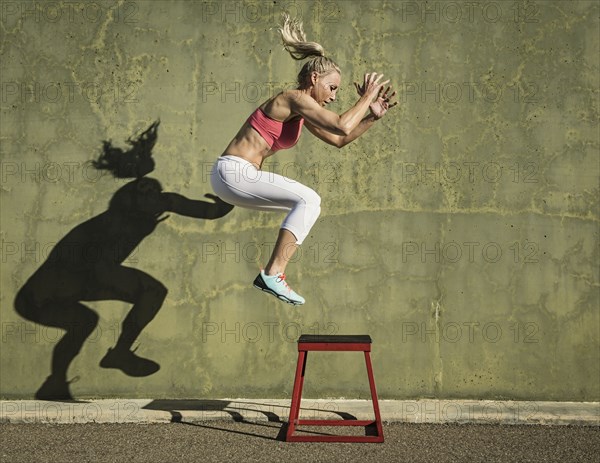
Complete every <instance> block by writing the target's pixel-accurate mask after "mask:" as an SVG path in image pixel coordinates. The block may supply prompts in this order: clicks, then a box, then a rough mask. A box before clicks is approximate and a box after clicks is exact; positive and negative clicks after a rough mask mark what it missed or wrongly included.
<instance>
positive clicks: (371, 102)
mask: <svg viewBox="0 0 600 463" xmlns="http://www.w3.org/2000/svg"><path fill="white" fill-rule="evenodd" d="M279 32H280V34H281V38H282V40H283V44H284V47H285V49H286V50H287V51H288V52H289V53H290V55H291V56H292V58H294V59H296V60H303V59H305V58H308V57H311V58H310V60H309V61H307V62H306V63H305V64H304V66H303V67H302V69H301V71H300V73H299V74H298V82H297V83H298V88H296V89H293V90H286V91H283V92H281V93H279V94H278V95H276V96H274V97H273V98H271V99H269V100H268V101H266V102H264V103H263V104H262V105H261V106H260V107H259V108H258V109H257V110H256V111H254V112H253V113H252V114H251V115H250V117H249V118H248V120H247V121H246V122H245V123H244V125H243V126H242V128H241V129H240V131H239V132H238V133H237V135H236V136H235V137H234V138H233V140H232V141H231V143H229V145H228V146H227V148H226V149H225V151H224V152H223V154H222V155H221V157H220V158H219V159H218V160H217V162H216V163H215V165H214V167H213V170H212V172H211V184H212V187H213V189H214V191H215V193H216V194H217V195H218V196H219V197H220V198H221V199H222V200H223V201H226V202H228V203H230V204H233V205H235V206H240V207H245V208H249V209H256V210H261V211H285V212H287V213H288V214H287V216H286V217H285V219H284V221H283V223H282V225H281V229H280V230H279V236H278V238H277V242H276V243H275V247H274V249H273V254H272V255H271V258H270V260H269V262H268V264H267V266H266V267H265V268H264V269H262V270H261V271H260V274H259V275H258V276H257V277H256V279H255V280H254V286H255V287H256V288H259V289H261V290H263V291H266V292H268V293H270V294H273V295H274V296H276V297H278V298H279V299H281V300H283V301H285V302H288V303H290V304H294V305H299V304H304V302H305V299H304V298H303V297H302V296H300V295H299V294H297V293H296V292H294V291H293V290H292V289H291V288H290V287H289V286H288V284H287V283H286V281H285V273H284V272H285V269H286V266H287V264H288V262H289V261H290V259H291V258H292V256H293V255H294V253H295V251H296V248H297V247H298V246H299V245H300V244H302V242H303V241H304V239H305V238H306V236H307V235H308V233H309V231H310V229H311V227H312V226H313V225H314V223H315V221H316V220H317V218H318V216H319V213H320V211H321V207H320V203H321V198H320V197H319V195H318V194H317V193H315V192H314V191H313V190H312V189H310V188H308V187H306V186H304V185H302V184H300V183H298V182H293V181H291V180H290V179H287V178H285V177H283V176H280V175H277V174H273V173H271V172H269V173H266V174H265V173H263V172H262V171H261V170H260V169H261V166H262V164H263V162H264V160H265V159H266V158H268V157H269V156H271V155H272V154H274V153H275V152H276V151H279V150H281V149H287V148H291V147H292V146H294V145H295V144H296V143H297V141H298V138H299V137H300V131H301V129H302V126H303V125H304V126H306V128H307V129H308V130H309V132H311V133H312V134H313V135H315V136H316V137H318V138H320V139H321V140H323V141H324V142H326V143H328V144H330V145H333V146H337V147H338V148H341V147H342V146H344V145H347V144H348V143H350V142H351V141H353V140H355V139H356V138H358V137H359V136H360V135H362V134H363V133H364V132H365V131H366V130H368V129H369V128H370V127H371V126H372V125H373V123H374V122H375V121H376V120H377V119H380V118H381V117H383V115H384V114H385V113H386V112H387V110H388V109H389V108H391V107H393V106H395V105H396V104H397V103H393V104H391V105H390V99H391V98H392V97H393V96H394V94H395V92H394V93H392V94H391V95H388V92H389V90H390V88H389V87H388V88H387V90H386V91H385V92H383V87H384V85H385V84H387V83H388V82H389V80H386V81H385V82H380V80H381V78H382V77H383V74H379V75H378V74H377V73H371V74H366V75H365V77H364V83H363V85H362V86H359V85H358V84H357V83H355V84H354V85H355V87H356V90H357V92H358V94H359V96H360V98H359V99H358V101H357V102H356V103H355V105H354V106H353V107H352V108H350V109H349V110H348V111H346V112H345V113H343V114H342V115H338V114H336V113H334V112H332V111H329V110H328V109H325V105H327V104H329V103H331V102H333V101H335V97H336V94H337V90H338V88H339V86H340V80H341V71H340V68H339V67H338V66H337V65H336V64H335V63H334V62H333V60H331V59H330V58H328V57H326V56H325V55H324V50H323V47H322V46H321V45H319V44H318V43H315V42H307V41H306V37H305V35H304V31H303V28H302V23H301V22H299V21H297V20H292V19H291V18H290V17H289V15H287V14H286V15H284V16H283V25H282V26H281V27H280V28H279ZM368 109H369V110H370V113H369V114H368V115H367V116H365V113H366V111H367V110H368Z"/></svg>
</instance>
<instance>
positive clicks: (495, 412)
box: [0, 399, 600, 426]
mask: <svg viewBox="0 0 600 463" xmlns="http://www.w3.org/2000/svg"><path fill="white" fill-rule="evenodd" d="M289 407H290V401H289V400H282V399H278V400H274V399H215V400H208V399H195V400H192V399H187V400H185V399H173V400H169V399H157V400H152V399H100V400H89V401H83V400H82V401H77V402H75V401H73V402H51V401H43V400H15V401H10V400H3V401H0V423H47V424H50V423H53V424H69V423H146V424H148V423H169V422H188V423H193V422H206V421H219V420H221V421H222V420H225V421H273V422H287V419H288V415H289ZM379 408H380V411H381V417H382V420H383V421H384V422H388V423H439V424H441V423H480V424H545V425H585V426H600V402H523V401H476V400H430V399H427V400H380V401H379ZM373 416H374V415H373V408H372V404H371V401H370V400H340V399H332V400H326V399H318V400H317V399H303V401H302V408H301V415H300V417H301V418H302V419H372V418H373Z"/></svg>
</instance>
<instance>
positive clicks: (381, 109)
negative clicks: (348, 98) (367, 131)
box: [354, 72, 398, 119]
mask: <svg viewBox="0 0 600 463" xmlns="http://www.w3.org/2000/svg"><path fill="white" fill-rule="evenodd" d="M382 77H383V74H379V76H378V75H377V73H375V72H373V73H371V74H365V77H364V83H363V85H362V86H361V85H358V83H356V82H354V87H355V88H356V92H357V93H358V95H359V96H361V97H362V96H363V95H367V96H370V98H371V100H372V101H371V103H370V105H369V109H370V110H371V114H373V116H375V119H380V118H382V117H383V116H384V114H385V113H386V112H387V110H388V109H390V108H392V107H394V106H396V105H397V104H398V102H395V103H393V104H391V105H390V100H391V99H392V97H393V96H394V95H395V94H396V92H393V93H392V94H390V93H389V92H390V89H391V87H388V88H387V90H386V91H385V92H383V87H384V85H385V84H387V83H388V82H389V79H388V80H386V81H385V82H381V83H379V80H380V79H381V78H382ZM382 92H383V93H382Z"/></svg>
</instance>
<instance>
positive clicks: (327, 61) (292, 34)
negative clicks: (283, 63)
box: [278, 13, 341, 87]
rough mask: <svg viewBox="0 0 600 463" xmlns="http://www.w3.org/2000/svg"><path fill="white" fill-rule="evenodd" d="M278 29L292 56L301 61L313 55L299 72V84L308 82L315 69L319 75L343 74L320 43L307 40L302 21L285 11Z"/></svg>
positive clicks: (285, 46) (302, 84)
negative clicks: (326, 54) (327, 55)
mask: <svg viewBox="0 0 600 463" xmlns="http://www.w3.org/2000/svg"><path fill="white" fill-rule="evenodd" d="M278 30H279V33H280V34H281V40H282V41H283V47H284V48H285V49H286V50H287V51H288V53H289V54H290V56H291V57H292V58H294V59H295V60H298V61H300V60H303V59H306V58H308V57H311V56H312V57H313V58H311V59H310V60H308V61H307V62H306V63H304V66H302V69H301V70H300V72H299V73H298V85H299V86H300V87H303V86H304V85H305V84H306V82H307V80H308V77H309V76H310V74H311V73H312V72H315V71H316V72H317V73H318V74H319V75H322V74H328V73H330V72H334V71H335V72H338V73H340V74H341V70H340V68H339V66H338V65H337V64H336V63H335V62H334V61H333V60H332V59H331V58H328V57H326V56H325V50H324V49H323V47H322V46H321V45H320V44H318V43H317V42H308V41H307V40H306V35H305V34H304V28H303V27H302V21H300V20H298V19H295V18H291V17H290V15H289V14H287V13H283V14H282V25H281V27H279V28H278Z"/></svg>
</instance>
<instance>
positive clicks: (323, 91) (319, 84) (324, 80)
mask: <svg viewBox="0 0 600 463" xmlns="http://www.w3.org/2000/svg"><path fill="white" fill-rule="evenodd" d="M340 80H341V76H340V74H339V72H337V71H332V72H329V73H327V74H321V75H318V74H316V73H315V75H314V76H313V91H312V94H311V96H312V97H313V98H314V99H315V100H316V101H317V103H319V104H320V105H321V106H325V105H327V104H329V103H331V102H333V101H335V97H336V94H337V91H338V88H339V87H340Z"/></svg>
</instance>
